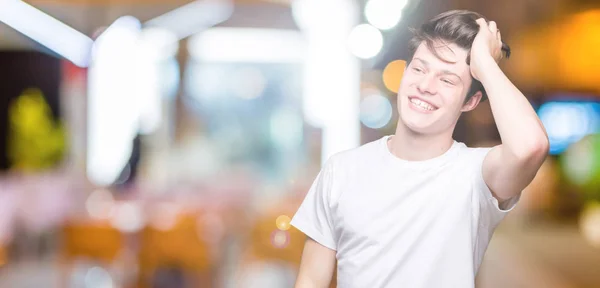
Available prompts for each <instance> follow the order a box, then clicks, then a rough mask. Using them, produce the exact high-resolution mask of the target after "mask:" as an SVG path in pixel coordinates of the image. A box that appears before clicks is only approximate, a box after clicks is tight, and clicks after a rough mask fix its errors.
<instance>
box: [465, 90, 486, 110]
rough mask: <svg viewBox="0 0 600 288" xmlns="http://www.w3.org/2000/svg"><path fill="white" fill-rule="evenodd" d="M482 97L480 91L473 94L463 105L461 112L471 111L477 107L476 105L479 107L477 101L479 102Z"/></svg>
mask: <svg viewBox="0 0 600 288" xmlns="http://www.w3.org/2000/svg"><path fill="white" fill-rule="evenodd" d="M482 96H483V94H482V93H481V91H477V92H475V94H474V95H473V96H472V97H471V98H469V101H467V102H466V103H465V104H463V107H462V108H461V109H460V111H461V112H469V111H471V110H473V109H475V107H477V105H479V101H481V97H482Z"/></svg>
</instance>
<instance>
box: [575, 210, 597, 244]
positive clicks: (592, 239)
mask: <svg viewBox="0 0 600 288" xmlns="http://www.w3.org/2000/svg"><path fill="white" fill-rule="evenodd" d="M579 221H580V222H579V226H580V229H581V234H582V235H583V237H584V238H585V240H586V241H587V242H588V243H589V244H590V245H592V246H594V247H596V248H600V203H598V202H592V203H589V204H587V205H586V206H585V208H584V209H583V211H582V213H581V216H580V219H579Z"/></svg>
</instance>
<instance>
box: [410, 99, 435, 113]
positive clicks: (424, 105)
mask: <svg viewBox="0 0 600 288" xmlns="http://www.w3.org/2000/svg"><path fill="white" fill-rule="evenodd" d="M410 102H411V103H413V104H415V105H416V106H417V107H419V108H422V109H424V110H428V111H433V110H435V108H433V106H431V105H429V104H428V103H427V102H423V101H421V100H419V99H417V98H412V99H410Z"/></svg>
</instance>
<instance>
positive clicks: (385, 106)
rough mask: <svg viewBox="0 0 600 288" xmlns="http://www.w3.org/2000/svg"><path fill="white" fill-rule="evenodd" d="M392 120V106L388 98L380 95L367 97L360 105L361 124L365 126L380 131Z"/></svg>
mask: <svg viewBox="0 0 600 288" xmlns="http://www.w3.org/2000/svg"><path fill="white" fill-rule="evenodd" d="M391 119H392V104H391V103H390V100H388V98H387V97H385V96H382V95H380V94H372V95H368V96H366V97H365V98H364V99H363V100H362V101H361V103H360V122H362V123H363V125H365V126H367V127H369V128H372V129H379V128H383V127H384V126H385V125H387V124H388V123H389V122H390V120H391Z"/></svg>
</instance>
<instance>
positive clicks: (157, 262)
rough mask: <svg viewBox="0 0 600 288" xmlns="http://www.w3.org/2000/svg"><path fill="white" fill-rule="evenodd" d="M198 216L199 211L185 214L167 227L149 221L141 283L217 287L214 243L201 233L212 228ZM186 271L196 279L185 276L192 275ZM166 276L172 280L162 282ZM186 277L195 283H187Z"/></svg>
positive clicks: (144, 233) (141, 253)
mask: <svg viewBox="0 0 600 288" xmlns="http://www.w3.org/2000/svg"><path fill="white" fill-rule="evenodd" d="M197 219H198V217H197V215H194V214H184V215H179V217H177V220H176V221H175V223H174V224H173V226H172V227H168V228H167V229H158V228H156V227H153V226H150V225H148V226H146V227H145V228H144V229H143V230H142V233H141V235H140V250H139V257H138V261H139V269H140V270H139V277H140V278H139V281H138V283H139V287H164V286H165V285H167V286H166V287H179V286H177V285H180V286H183V287H215V284H214V283H215V282H214V281H215V278H216V277H215V274H216V271H217V270H216V268H215V267H214V266H215V265H214V261H213V256H212V254H211V249H212V248H213V247H210V245H209V244H208V243H207V242H206V241H205V240H204V239H202V237H200V235H202V233H207V232H208V231H205V230H204V228H203V227H202V225H201V223H199V222H198V221H197ZM186 275H191V276H192V277H191V278H192V279H182V277H183V278H188V277H186ZM163 276H164V277H163ZM164 279H171V282H169V283H164V284H160V283H159V282H165V280H164ZM184 280H191V282H192V283H191V284H190V285H191V286H188V285H185V283H183V282H187V281H184ZM182 281H183V282H182ZM166 282H168V281H166ZM175 282H176V283H175Z"/></svg>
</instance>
